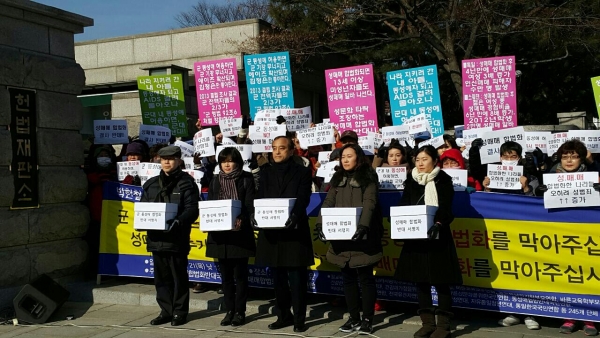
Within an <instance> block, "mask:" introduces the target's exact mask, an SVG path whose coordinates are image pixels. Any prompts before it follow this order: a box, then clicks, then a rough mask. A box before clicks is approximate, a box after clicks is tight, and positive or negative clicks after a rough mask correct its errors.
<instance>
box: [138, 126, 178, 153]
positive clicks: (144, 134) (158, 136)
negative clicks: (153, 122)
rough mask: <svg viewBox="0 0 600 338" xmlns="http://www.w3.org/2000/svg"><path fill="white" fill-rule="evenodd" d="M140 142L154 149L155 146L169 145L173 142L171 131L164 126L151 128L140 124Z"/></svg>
mask: <svg viewBox="0 0 600 338" xmlns="http://www.w3.org/2000/svg"><path fill="white" fill-rule="evenodd" d="M140 140H142V141H144V142H146V143H148V146H150V147H152V146H153V145H155V144H159V143H163V144H169V141H170V140H171V129H169V128H167V127H163V126H150V125H147V124H141V123H140Z"/></svg>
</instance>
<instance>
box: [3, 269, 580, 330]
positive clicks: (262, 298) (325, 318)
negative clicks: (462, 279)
mask: <svg viewBox="0 0 600 338" xmlns="http://www.w3.org/2000/svg"><path fill="white" fill-rule="evenodd" d="M88 292H89V291H88ZM136 292H137V293H136ZM271 293H272V291H270V290H256V289H253V290H252V292H251V298H252V300H251V301H250V302H249V304H248V312H247V324H246V325H244V326H242V327H239V328H237V329H235V330H233V329H232V328H223V327H221V326H219V322H220V321H221V319H222V318H223V316H224V313H223V312H221V311H220V310H219V306H220V304H221V296H220V295H218V294H217V293H216V292H214V291H212V292H207V293H204V294H201V295H193V297H192V302H191V304H192V310H191V311H190V315H189V317H188V319H189V323H188V324H186V325H184V326H180V327H178V328H173V327H171V326H170V325H167V326H164V327H152V326H150V325H149V322H150V320H151V319H152V318H154V317H155V316H156V315H157V314H158V307H157V306H156V305H155V304H141V303H145V302H148V299H146V298H148V297H152V286H151V285H147V284H139V283H137V284H136V283H129V282H127V283H123V282H122V281H120V282H113V283H108V284H103V285H101V286H100V287H94V290H92V293H91V294H92V295H93V298H94V301H95V302H94V303H89V302H69V303H66V304H65V305H63V306H62V307H61V308H60V309H59V311H57V313H55V314H54V315H53V317H52V318H51V320H50V321H49V322H48V323H46V324H44V325H37V326H26V325H23V326H12V325H0V338H9V337H19V338H41V337H95V338H110V337H119V338H137V337H139V338H154V337H172V336H180V337H184V338H185V337H204V338H212V337H223V338H226V337H256V338H258V337H266V336H268V335H276V336H288V337H289V336H293V337H303V336H304V337H340V338H341V337H355V336H357V334H356V333H354V334H350V335H349V334H344V333H341V332H339V331H338V327H339V326H340V325H342V324H343V323H344V322H345V319H344V308H343V307H333V306H331V305H330V304H329V303H328V302H327V301H328V300H331V299H332V297H329V296H323V295H319V296H315V295H309V297H308V298H309V299H308V302H309V310H308V312H307V315H308V321H307V326H308V327H309V329H308V330H307V331H306V332H305V333H304V334H303V335H298V334H294V333H293V331H292V329H291V328H286V329H282V330H278V331H269V330H268V329H267V325H268V324H269V323H271V322H273V321H274V320H275V317H274V315H273V314H272V312H273V307H272V300H271V299H270V296H271ZM72 294H73V292H72ZM73 296H74V297H72V299H73V298H75V299H77V298H78V297H81V296H82V295H77V293H75V294H73ZM136 296H137V299H136ZM101 301H102V302H101ZM117 303H120V304H117ZM388 308H389V311H388V312H379V313H377V315H376V318H375V323H376V325H375V331H374V332H373V335H372V336H373V337H381V338H392V337H393V338H409V337H412V336H413V333H414V332H415V331H416V330H417V329H418V328H419V326H418V325H419V318H418V317H416V316H415V315H414V314H415V313H416V308H415V306H414V305H410V304H409V305H407V304H400V303H391V304H390V305H389V306H388ZM67 315H74V316H75V319H73V320H66V319H65V318H66V316H67ZM346 316H347V315H346ZM456 317H457V318H456V319H455V324H456V330H455V331H454V333H453V335H452V336H453V337H468V338H471V337H472V338H475V337H480V338H483V337H486V338H496V337H498V338H500V337H507V338H521V337H523V338H524V337H526V338H534V337H564V335H561V334H559V333H558V329H557V327H558V325H560V322H559V321H558V320H552V319H542V320H541V321H540V323H541V324H542V326H543V328H542V329H541V330H538V331H530V330H527V329H526V328H525V326H524V325H517V326H513V327H509V328H504V327H498V326H497V324H496V322H497V320H498V319H499V317H500V315H499V314H497V313H489V312H483V311H468V310H458V311H456ZM573 336H574V337H577V336H581V337H582V336H583V333H582V332H576V333H574V335H573Z"/></svg>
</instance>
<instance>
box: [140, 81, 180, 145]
mask: <svg viewBox="0 0 600 338" xmlns="http://www.w3.org/2000/svg"><path fill="white" fill-rule="evenodd" d="M137 83H138V90H139V96H140V105H141V107H142V123H143V124H148V125H155V126H163V127H167V128H169V129H171V134H172V135H175V136H180V137H181V136H188V128H187V117H186V115H185V95H184V92H183V80H182V78H181V75H180V74H173V75H153V76H139V77H138V78H137Z"/></svg>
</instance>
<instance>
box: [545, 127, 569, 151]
mask: <svg viewBox="0 0 600 338" xmlns="http://www.w3.org/2000/svg"><path fill="white" fill-rule="evenodd" d="M568 140H569V133H568V132H562V133H556V134H552V136H551V137H549V138H548V156H552V155H554V153H555V152H556V151H557V150H558V148H560V146H562V145H563V143H565V142H567V141H568Z"/></svg>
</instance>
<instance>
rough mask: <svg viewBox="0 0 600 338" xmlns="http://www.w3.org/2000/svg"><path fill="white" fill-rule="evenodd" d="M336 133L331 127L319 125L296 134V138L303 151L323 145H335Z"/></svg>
mask: <svg viewBox="0 0 600 338" xmlns="http://www.w3.org/2000/svg"><path fill="white" fill-rule="evenodd" d="M334 134H335V132H334V130H333V128H331V126H330V125H319V126H316V127H314V128H308V129H304V130H300V131H297V132H296V137H297V138H298V141H299V142H300V147H301V148H302V149H308V147H312V146H318V145H322V144H333V143H335V135H334Z"/></svg>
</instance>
